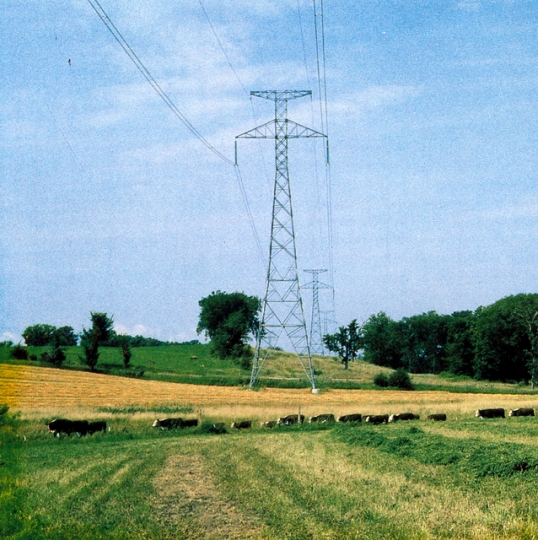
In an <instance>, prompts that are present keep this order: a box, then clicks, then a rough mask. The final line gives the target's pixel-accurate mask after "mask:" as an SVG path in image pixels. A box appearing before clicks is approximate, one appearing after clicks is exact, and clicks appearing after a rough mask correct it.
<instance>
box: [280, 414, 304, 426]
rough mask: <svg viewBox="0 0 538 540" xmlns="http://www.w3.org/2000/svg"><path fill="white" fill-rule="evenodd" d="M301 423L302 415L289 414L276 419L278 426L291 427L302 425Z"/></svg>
mask: <svg viewBox="0 0 538 540" xmlns="http://www.w3.org/2000/svg"><path fill="white" fill-rule="evenodd" d="M303 422H304V414H301V415H300V416H299V415H298V414H289V415H288V416H284V417H282V418H279V419H278V424H279V425H281V426H282V425H284V426H291V425H293V424H297V423H299V424H302V423H303Z"/></svg>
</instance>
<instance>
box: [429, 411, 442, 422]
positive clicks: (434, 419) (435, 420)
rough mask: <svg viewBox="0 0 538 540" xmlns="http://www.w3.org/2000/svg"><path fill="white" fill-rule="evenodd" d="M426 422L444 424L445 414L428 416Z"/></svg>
mask: <svg viewBox="0 0 538 540" xmlns="http://www.w3.org/2000/svg"><path fill="white" fill-rule="evenodd" d="M426 420H433V421H434V422H444V421H445V420H446V414H444V413H435V414H428V416H427V417H426Z"/></svg>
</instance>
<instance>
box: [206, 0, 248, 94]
mask: <svg viewBox="0 0 538 540" xmlns="http://www.w3.org/2000/svg"><path fill="white" fill-rule="evenodd" d="M198 3H199V4H200V7H201V8H202V11H203V12H204V15H205V18H206V19H207V22H208V23H209V26H210V27H211V31H212V32H213V35H214V36H215V39H216V40H217V43H218V44H219V47H220V50H221V51H222V54H224V57H225V58H226V61H227V62H228V65H229V66H230V69H231V70H232V71H233V73H234V75H235V78H236V79H237V81H238V82H239V84H240V85H241V88H243V90H244V91H245V94H247V96H250V93H249V91H248V90H247V89H246V88H245V85H244V84H243V83H242V82H241V79H240V78H239V75H238V74H237V71H235V68H234V67H233V65H232V63H231V62H230V59H229V58H228V55H227V54H226V51H225V49H224V47H223V46H222V42H221V41H220V39H219V36H218V35H217V32H216V31H215V27H214V26H213V23H212V22H211V19H210V18H209V15H208V13H207V11H206V9H205V7H204V3H203V2H202V0H198Z"/></svg>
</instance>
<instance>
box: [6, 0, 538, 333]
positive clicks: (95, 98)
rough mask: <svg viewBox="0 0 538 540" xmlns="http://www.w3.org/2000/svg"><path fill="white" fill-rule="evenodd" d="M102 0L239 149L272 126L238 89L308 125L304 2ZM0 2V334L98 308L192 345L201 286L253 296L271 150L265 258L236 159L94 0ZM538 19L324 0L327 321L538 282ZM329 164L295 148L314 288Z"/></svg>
mask: <svg viewBox="0 0 538 540" xmlns="http://www.w3.org/2000/svg"><path fill="white" fill-rule="evenodd" d="M101 5H102V6H103V8H104V9H105V10H106V11H107V13H108V15H109V16H110V18H111V19H112V21H113V22H114V23H115V25H116V26H117V27H118V29H119V30H120V31H121V32H122V34H123V36H124V37H125V38H126V39H127V41H128V42H129V44H130V45H131V47H132V48H133V49H134V50H135V51H136V53H137V55H138V56H139V57H140V58H141V59H142V61H143V62H144V64H145V65H146V67H147V68H148V69H149V71H150V72H151V73H152V75H153V76H154V77H155V79H156V80H157V81H158V82H159V84H160V85H161V86H162V87H163V88H164V89H165V91H166V92H167V93H168V94H169V96H170V97H171V99H172V100H173V101H174V102H175V103H176V105H177V106H178V108H179V109H180V110H181V112H182V113H183V114H184V115H185V116H186V117H187V118H188V119H189V121H190V122H191V123H192V124H193V125H194V126H195V127H196V129H197V130H198V131H199V132H200V133H201V134H202V135H203V136H204V137H205V138H206V139H207V140H208V141H209V142H210V143H211V144H212V145H213V146H214V147H215V148H217V149H218V150H219V152H221V153H222V154H224V155H225V156H227V157H228V158H230V159H233V155H234V138H235V136H236V135H238V134H240V133H243V132H245V131H247V130H249V129H251V128H253V127H254V126H256V125H258V124H262V123H264V122H266V121H269V120H271V118H272V115H273V109H272V107H271V104H270V103H269V102H265V101H264V100H260V99H256V98H254V99H252V100H251V99H250V98H249V95H248V92H249V91H250V90H266V89H300V90H303V89H311V90H312V91H313V98H312V100H310V99H308V98H303V99H301V100H297V101H296V102H291V103H290V105H289V117H290V118H291V119H293V120H295V121H297V122H300V123H302V124H305V125H308V126H311V127H312V128H314V129H317V130H321V121H320V114H319V92H318V81H317V69H316V49H315V34H314V13H313V2H312V1H311V0H279V1H275V0H256V1H254V0H233V1H232V0H230V1H228V0H219V1H217V0H204V1H203V4H201V3H200V2H199V1H195V0H189V1H187V0H184V1H164V0H162V1H161V0H154V1H152V2H147V1H145V0H144V1H142V0H129V1H127V0H117V1H114V2H112V1H109V0H101ZM202 5H203V6H204V7H205V10H206V12H207V14H208V15H209V18H210V20H211V24H212V26H213V29H214V31H215V33H216V35H217V37H218V40H219V41H220V43H221V44H222V48H223V49H224V52H225V53H226V55H225V54H224V52H223V50H222V49H221V47H220V45H219V41H217V38H216V37H215V33H214V32H213V30H212V28H211V26H210V24H209V23H208V21H207V18H206V16H205V14H204V11H203V9H202ZM317 5H318V10H319V5H320V0H317ZM1 6H2V17H1V20H0V35H1V36H2V45H1V46H0V62H1V64H0V65H1V68H0V69H1V72H2V85H1V87H0V129H1V137H0V164H1V165H0V174H1V176H0V178H1V182H2V190H1V196H0V201H1V206H2V211H1V213H0V215H1V218H0V219H1V222H0V227H1V229H0V242H1V244H0V247H1V250H0V339H10V338H11V339H15V340H18V339H20V334H21V332H22V331H23V329H24V328H25V327H26V326H28V325H31V324H37V323H49V324H54V325H56V326H63V325H70V326H73V327H74V328H75V330H76V331H80V330H81V329H82V327H83V326H85V325H86V326H87V325H88V324H89V313H90V311H104V312H107V313H109V314H110V315H113V316H114V320H115V323H116V325H117V329H118V330H119V331H124V332H129V333H131V334H139V333H141V334H144V335H147V336H153V337H157V338H160V339H166V340H179V341H183V340H188V339H194V338H196V332H195V328H196V324H197V320H198V313H199V307H198V300H199V299H200V298H202V297H203V296H206V295H208V294H210V293H211V292H212V291H214V290H223V291H227V292H232V291H244V292H246V293H247V294H255V295H258V296H262V295H263V292H264V280H265V275H266V264H267V263H266V261H265V257H266V254H267V252H268V244H269V231H270V218H271V202H272V193H271V191H272V188H271V185H272V181H273V174H274V173H273V167H274V158H273V147H272V143H271V141H245V140H242V141H240V143H239V165H240V167H241V173H242V178H243V182H244V190H245V193H246V195H247V200H248V204H249V208H250V210H251V212H252V215H253V217H254V221H255V223H256V230H257V234H258V237H259V239H260V242H261V245H262V248H263V250H264V255H263V256H262V255H261V254H260V253H259V250H258V248H257V243H256V238H255V234H254V232H253V229H252V227H251V225H250V222H249V219H248V214H247V210H246V206H245V200H244V198H243V196H242V193H241V187H240V185H239V183H238V181H237V178H236V175H235V174H234V170H233V167H231V166H230V165H229V164H228V163H226V162H224V161H223V160H221V159H219V158H218V157H217V156H215V155H214V154H212V153H211V152H209V151H208V150H207V148H206V147H205V146H204V145H203V144H201V143H200V141H199V140H198V139H196V138H195V137H193V136H192V134H191V133H190V132H189V131H188V130H187V129H186V128H185V127H184V126H183V125H182V124H181V123H180V122H179V121H178V120H177V118H176V117H174V116H173V115H172V113H171V112H170V110H169V109H168V108H166V106H165V105H164V104H163V103H162V101H161V100H160V99H159V97H158V96H157V95H156V94H155V93H154V91H153V90H152V88H151V87H150V86H149V84H148V83H147V82H146V81H145V80H144V79H143V77H142V76H141V75H140V73H139V72H138V71H137V69H136V68H135V66H134V65H133V64H132V63H131V62H130V60H129V59H128V58H127V56H126V55H125V53H124V52H123V51H122V50H121V48H120V47H119V45H118V44H117V43H116V42H115V41H114V39H113V38H112V36H111V35H110V34H109V33H108V31H107V30H106V28H105V26H104V25H103V23H102V22H101V21H100V20H99V18H98V17H97V15H96V14H95V12H94V11H93V10H92V8H91V6H90V4H89V3H88V2H87V1H85V0H76V1H74V0H73V1H67V0H65V1H60V2H42V1H37V0H35V1H34V0H25V1H24V2H6V1H4V2H1ZM537 16H538V4H537V3H536V2H534V1H530V0H490V1H485V0H484V1H479V0H477V1H471V0H469V1H457V0H454V1H451V0H443V1H441V0H437V1H428V0H417V1H414V2H409V1H406V0H392V1H388V0H364V1H360V2H336V1H328V0H325V2H324V26H325V40H326V75H327V77H326V83H327V104H328V108H327V112H328V124H329V125H328V130H329V138H330V148H331V169H330V179H331V180H330V186H331V189H330V192H331V195H332V205H331V208H332V220H331V226H332V231H333V236H332V243H331V245H332V261H333V269H334V273H333V277H332V279H333V281H334V287H335V302H336V320H337V322H338V324H347V323H348V322H349V321H350V320H351V319H353V318H357V319H359V321H364V320H366V319H367V318H368V317H369V316H370V315H371V314H373V313H377V312H379V311H385V312H387V313H388V314H389V315H390V316H392V317H393V318H396V319H399V318H401V317H404V316H410V315H414V314H417V313H422V312H425V311H430V310H436V311H438V312H439V313H452V312H453V311H458V310H463V309H475V308H477V307H478V306H480V305H488V304H490V303H492V302H494V301H495V300H498V299H499V298H502V297H504V296H507V295H510V294H517V293H521V292H526V293H529V292H536V291H537V287H536V284H537V283H538V265H537V260H538V243H537V232H538V230H537V223H538V196H537V193H536V188H535V184H536V182H535V180H536V165H537V163H538V159H537V158H538V156H537V148H538V145H537V142H538V141H537V138H538V135H537V134H538V129H537V128H538V125H537V124H538V115H537V113H536V111H537V105H538V93H537V89H538V88H537V87H538V76H537V75H538V71H537V68H538V62H537V58H538V56H537V43H538V40H537V35H536V34H537V28H538V25H537ZM319 22H320V17H318V23H319ZM230 64H231V66H232V67H233V69H232V67H230ZM323 160H324V157H323V146H322V144H321V143H319V142H315V141H312V140H301V141H292V142H291V143H290V175H291V182H292V194H293V204H294V215H295V219H296V223H295V226H296V234H297V250H298V258H299V268H300V270H301V274H302V275H301V279H302V280H303V283H306V282H308V281H309V275H308V274H305V273H304V272H302V270H304V269H311V268H328V267H329V265H330V260H331V258H330V256H329V242H328V240H327V230H328V223H327V215H328V212H327V204H328V203H327V197H326V194H327V186H326V170H325V167H324V163H323ZM320 278H321V279H323V278H324V276H323V275H322V276H320ZM328 279H330V278H328ZM303 294H304V297H305V309H306V318H307V320H309V319H310V313H309V310H310V295H311V291H309V290H304V291H303ZM320 301H321V304H322V309H328V307H329V299H328V298H327V297H326V292H325V291H322V292H320Z"/></svg>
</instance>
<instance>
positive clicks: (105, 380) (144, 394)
mask: <svg viewBox="0 0 538 540" xmlns="http://www.w3.org/2000/svg"><path fill="white" fill-rule="evenodd" d="M0 401H2V402H5V403H6V404H7V405H9V406H10V407H11V408H12V409H13V410H15V411H20V412H21V413H22V414H23V416H25V417H39V416H52V415H59V414H66V413H69V414H71V416H73V417H76V416H77V415H78V414H80V415H83V414H87V412H88V410H92V409H93V410H94V411H95V412H97V409H98V408H99V407H118V408H119V407H129V406H139V407H155V406H159V405H162V406H165V405H174V406H185V407H193V408H194V409H196V410H200V409H201V410H203V413H204V416H210V417H215V418H223V419H242V418H252V419H259V420H270V419H274V418H276V417H278V416H283V415H286V414H291V413H296V412H297V411H298V410H299V408H300V409H301V412H302V413H303V414H305V415H307V416H312V415H316V414H321V413H333V414H335V415H337V416H339V415H342V414H349V413H355V412H358V413H362V414H380V413H392V412H404V411H410V412H414V413H418V414H421V415H426V414H429V413H432V412H445V413H447V414H449V415H451V416H453V417H456V416H462V417H463V416H472V415H473V414H474V412H475V410H476V409H477V408H485V407H504V408H506V409H509V408H515V407H538V397H536V396H529V395H509V394H495V395H491V394H463V393H450V392H441V391H415V392H404V391H397V390H327V391H324V392H322V393H321V394H319V395H313V394H312V393H311V392H310V391H309V390H307V389H279V388H263V389H261V390H259V391H255V392H252V391H249V390H248V389H246V388H239V387H223V386H202V385H191V384H176V383H169V382H160V381H146V380H140V379H130V378H124V377H115V376H110V375H102V374H98V373H88V372H81V371H68V370H60V369H54V368H41V367H33V366H14V365H9V364H0ZM148 414H149V415H150V416H154V413H148Z"/></svg>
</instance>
